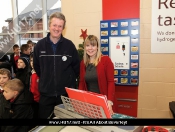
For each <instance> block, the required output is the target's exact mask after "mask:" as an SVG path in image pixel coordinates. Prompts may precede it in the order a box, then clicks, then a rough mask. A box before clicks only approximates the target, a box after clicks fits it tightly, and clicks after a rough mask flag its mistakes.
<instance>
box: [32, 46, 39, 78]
mask: <svg viewBox="0 0 175 132" xmlns="http://www.w3.org/2000/svg"><path fill="white" fill-rule="evenodd" d="M33 67H34V70H35V71H36V74H37V75H38V76H39V77H40V62H39V45H37V44H36V46H35V47H34V52H33Z"/></svg>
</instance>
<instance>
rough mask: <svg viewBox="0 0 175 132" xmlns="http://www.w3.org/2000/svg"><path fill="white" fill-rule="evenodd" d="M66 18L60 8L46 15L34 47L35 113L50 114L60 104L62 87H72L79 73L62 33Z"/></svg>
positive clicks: (75, 55) (72, 50)
mask: <svg viewBox="0 0 175 132" xmlns="http://www.w3.org/2000/svg"><path fill="white" fill-rule="evenodd" d="M65 24H66V19H65V16H64V15H63V14H62V13H60V12H55V13H53V14H52V15H51V16H50V18H49V30H50V33H48V35H47V37H45V38H43V39H41V40H40V41H38V43H37V44H36V46H35V48H34V58H33V63H34V69H35V71H36V73H37V75H38V76H39V78H40V80H39V92H40V100H39V117H40V118H43V119H44V118H45V119H46V118H50V116H51V115H52V112H53V110H54V107H55V106H56V105H58V104H61V103H62V101H61V97H60V96H61V95H63V96H67V93H66V91H65V87H70V88H75V87H76V78H77V77H78V76H79V69H80V60H79V56H78V52H77V50H76V48H75V45H74V44H73V43H72V41H70V40H68V39H66V38H64V37H63V36H62V32H63V29H64V28H65Z"/></svg>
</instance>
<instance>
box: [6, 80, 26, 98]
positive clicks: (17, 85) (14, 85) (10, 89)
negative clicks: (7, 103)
mask: <svg viewBox="0 0 175 132" xmlns="http://www.w3.org/2000/svg"><path fill="white" fill-rule="evenodd" d="M3 89H4V92H3V95H4V97H5V99H6V100H11V99H15V98H16V97H17V96H18V94H19V93H20V92H21V91H22V90H23V89H24V84H23V83H22V82H21V81H20V80H19V79H12V80H9V81H7V82H6V83H5V85H4V87H3Z"/></svg>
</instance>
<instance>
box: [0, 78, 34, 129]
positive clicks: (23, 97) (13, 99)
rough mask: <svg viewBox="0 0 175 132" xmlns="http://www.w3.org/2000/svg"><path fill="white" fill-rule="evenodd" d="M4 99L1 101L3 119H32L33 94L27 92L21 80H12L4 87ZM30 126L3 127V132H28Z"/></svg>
mask: <svg viewBox="0 0 175 132" xmlns="http://www.w3.org/2000/svg"><path fill="white" fill-rule="evenodd" d="M3 89H4V92H3V95H4V98H2V99H0V118H1V119H32V118H33V109H32V102H33V97H32V94H31V93H30V92H29V91H28V90H25V88H24V85H23V83H22V82H21V81H20V80H19V79H12V80H9V81H7V82H6V83H5V85H4V86H3ZM28 128H29V127H28V126H1V129H0V131H1V132H27V131H28V130H29V129H28Z"/></svg>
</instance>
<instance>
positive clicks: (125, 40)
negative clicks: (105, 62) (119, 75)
mask: <svg viewBox="0 0 175 132" xmlns="http://www.w3.org/2000/svg"><path fill="white" fill-rule="evenodd" d="M109 42H110V43H109V48H110V49H111V50H110V53H109V56H110V58H111V60H112V62H113V63H114V69H129V68H130V65H129V64H130V37H129V36H126V37H109Z"/></svg>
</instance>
